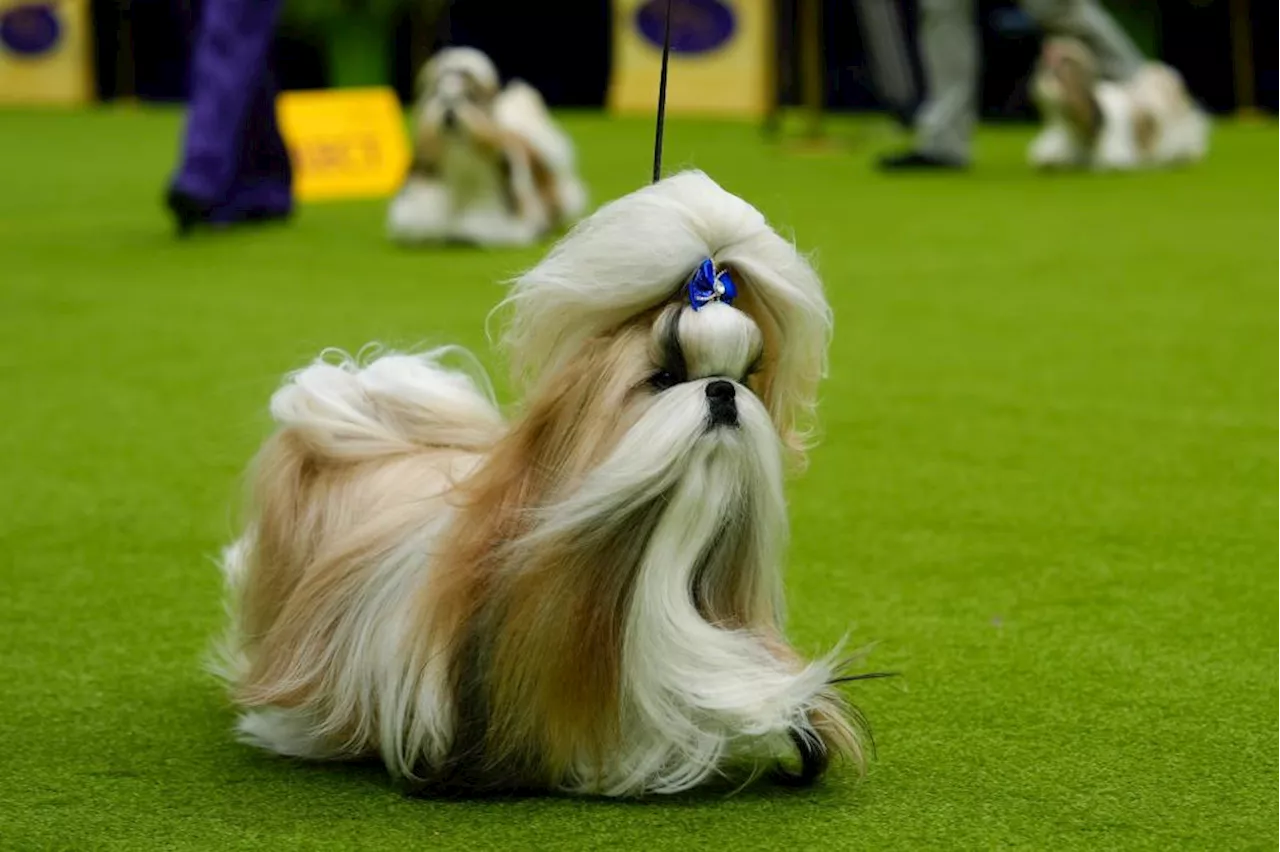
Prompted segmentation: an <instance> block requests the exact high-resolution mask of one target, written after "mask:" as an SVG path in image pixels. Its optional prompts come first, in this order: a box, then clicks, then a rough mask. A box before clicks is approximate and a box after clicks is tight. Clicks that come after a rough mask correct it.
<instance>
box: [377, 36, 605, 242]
mask: <svg viewBox="0 0 1280 852" xmlns="http://www.w3.org/2000/svg"><path fill="white" fill-rule="evenodd" d="M418 80H419V82H418V87H419V97H418V102H417V104H416V106H415V108H414V116H415V123H414V129H413V137H414V138H413V162H412V165H411V166H410V169H409V174H408V177H407V178H406V180H405V183H404V186H403V187H402V188H401V190H400V192H399V194H397V195H396V197H395V198H394V199H393V200H392V202H391V208H390V211H389V212H388V216H387V229H388V231H389V233H390V235H391V238H392V239H394V240H396V241H398V242H404V243H419V242H464V243H474V244H478V245H527V244H529V243H532V242H534V241H535V240H537V239H539V238H540V237H542V236H543V235H545V234H546V233H547V232H549V231H551V230H552V229H555V228H558V227H560V226H562V225H564V224H566V223H570V222H572V221H574V220H575V219H577V218H578V217H579V216H581V215H582V213H583V211H584V209H585V207H586V192H585V190H584V189H583V186H582V183H581V181H580V180H579V179H578V176H577V172H576V167H575V164H574V150H573V144H572V143H571V142H570V141H569V138H568V137H567V136H566V135H565V134H564V133H563V132H562V131H561V130H560V128H559V127H557V126H556V124H555V122H554V121H553V120H552V118H551V115H550V113H549V112H548V111H547V108H546V104H545V103H544V102H543V100H542V96H541V95H539V94H538V92H537V90H535V89H534V88H533V87H532V86H530V85H528V84H527V83H523V82H521V81H519V80H513V81H511V82H509V83H508V84H507V85H506V86H505V87H501V88H500V87H499V82H498V72H497V69H496V68H495V67H494V65H493V63H492V62H491V61H490V60H489V57H487V56H485V55H484V54H483V53H481V52H480V51H479V50H476V49H474V48H469V47H453V48H447V49H445V50H443V51H441V52H440V53H438V54H436V55H435V56H434V57H432V58H431V60H430V61H428V62H427V64H426V65H425V66H424V67H423V69H422V72H421V73H420V74H419V78H418Z"/></svg>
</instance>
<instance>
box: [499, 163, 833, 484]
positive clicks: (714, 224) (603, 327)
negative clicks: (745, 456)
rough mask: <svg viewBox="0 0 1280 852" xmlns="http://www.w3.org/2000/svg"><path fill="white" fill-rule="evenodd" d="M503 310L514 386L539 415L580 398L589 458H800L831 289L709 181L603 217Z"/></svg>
mask: <svg viewBox="0 0 1280 852" xmlns="http://www.w3.org/2000/svg"><path fill="white" fill-rule="evenodd" d="M726 288H727V290H728V292H725V291H726ZM504 306H505V307H507V308H509V309H511V313H512V316H511V322H510V324H509V326H508V327H507V331H506V334H505V337H504V342H505V344H506V346H507V349H508V352H509V354H510V357H511V360H512V363H513V366H514V367H515V370H516V373H517V377H518V380H519V381H521V382H522V383H523V384H524V385H525V387H526V388H528V389H529V393H530V394H531V395H532V398H531V404H532V405H533V406H538V405H540V404H546V403H547V402H548V401H549V400H550V399H552V398H555V399H558V400H561V402H560V403H559V404H560V405H565V404H567V400H565V398H564V394H565V393H566V392H569V391H570V390H571V388H572V391H573V392H574V394H575V396H577V399H576V400H575V402H574V406H575V407H577V408H579V411H578V412H577V413H576V414H575V416H574V418H573V419H574V421H575V422H576V424H577V425H576V427H575V428H574V430H573V431H574V432H575V433H577V432H581V431H583V430H589V431H590V433H591V435H590V437H587V436H586V435H585V434H584V435H583V437H582V441H584V442H585V445H583V446H580V447H579V449H580V450H581V451H582V452H583V453H584V454H585V456H587V457H597V456H602V455H607V454H608V452H609V450H610V448H611V447H612V446H613V445H616V444H617V443H618V442H619V441H622V440H623V439H624V436H627V435H631V436H632V439H633V440H636V439H638V437H639V436H641V435H648V437H647V438H646V439H645V440H643V441H642V443H643V444H644V445H645V446H646V448H648V450H647V451H648V452H659V453H660V452H666V453H669V454H672V455H676V456H678V455H680V454H681V453H684V452H691V451H692V450H693V447H694V446H695V445H698V444H726V445H737V444H750V445H752V446H753V447H754V448H755V449H756V450H757V451H760V450H761V447H762V445H764V444H774V445H778V446H781V447H784V448H786V449H787V450H788V451H790V452H791V454H792V457H793V458H794V459H795V460H802V458H803V452H804V449H805V447H806V445H807V443H808V439H809V437H810V430H811V426H812V416H811V415H812V413H813V409H814V404H815V401H816V395H817V386H818V382H819V380H820V379H821V377H822V375H823V373H824V371H825V368H826V348H827V341H828V338H829V336H830V331H831V313H830V309H829V308H828V306H827V302H826V299H825V297H824V295H823V291H822V285H821V283H820V282H819V280H818V278H817V276H816V275H815V274H814V271H813V269H812V268H811V267H810V266H809V264H808V263H807V262H806V261H805V259H804V258H803V257H801V256H800V255H799V254H798V253H797V252H796V250H795V247H794V246H793V245H792V244H791V243H789V242H788V241H786V240H784V239H783V238H782V237H780V236H779V235H778V234H777V233H776V232H775V231H774V230H773V229H772V228H770V227H769V225H768V224H767V223H766V222H765V220H764V217H763V216H762V215H761V214H760V213H759V212H758V211H757V210H756V209H755V208H753V207H752V206H751V205H749V204H747V203H746V202H745V201H743V200H742V199H740V198H738V197H736V196H734V195H731V194H730V193H728V192H726V191H724V190H723V189H721V188H720V187H719V186H718V185H717V184H716V183H715V182H714V181H712V180H711V179H710V178H708V177H707V176H706V175H704V174H701V173H698V172H686V173H683V174H679V175H676V176H674V177H671V178H667V179H666V180H664V181H662V182H660V183H657V184H655V185H653V186H650V187H646V188H644V189H641V190H639V191H637V192H634V193H632V194H631V195H628V196H625V197H624V198H621V199H619V200H617V201H615V202H613V203H611V204H609V205H607V206H605V207H603V208H602V209H600V210H599V211H597V212H596V213H595V214H594V215H593V216H591V217H590V218H589V219H588V220H586V221H584V222H582V223H581V224H579V225H578V226H577V227H576V228H575V229H574V230H573V231H572V232H571V233H570V234H569V235H568V236H567V237H565V238H564V239H563V240H562V241H561V242H560V243H559V244H558V245H557V246H555V248H553V249H552V251H551V253H550V254H549V255H548V256H547V257H546V259H545V260H543V262H542V263H540V264H538V265H537V266H536V267H534V268H533V269H532V270H530V271H529V272H527V273H526V274H525V275H523V276H522V277H521V278H520V279H519V280H518V281H517V282H516V284H515V287H514V289H513V291H512V293H511V294H510V296H509V297H508V299H507V300H506V302H505V303H504ZM565 425H566V426H569V425H571V424H568V423H566V424H565ZM572 443H575V444H576V443H579V441H578V439H575V440H574V441H573V442H572ZM664 443H665V445H666V446H665V448H664V449H663V450H659V449H657V447H658V446H659V445H660V444H664ZM744 450H745V447H744ZM773 452H775V453H776V450H774V451H773ZM673 461H674V459H673Z"/></svg>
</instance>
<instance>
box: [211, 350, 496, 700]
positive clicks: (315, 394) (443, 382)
mask: <svg viewBox="0 0 1280 852" xmlns="http://www.w3.org/2000/svg"><path fill="white" fill-rule="evenodd" d="M459 357H461V359H462V360H463V361H464V363H465V365H466V367H467V369H457V368H451V367H446V366H444V364H443V361H444V360H445V359H446V358H451V360H455V361H456V360H458V359H459ZM271 414H272V416H273V417H274V418H275V420H276V422H277V423H278V424H279V429H278V430H277V432H276V434H275V435H274V436H273V437H272V438H270V439H269V440H268V441H267V442H266V444H265V445H264V446H263V448H262V450H261V451H260V452H259V453H258V456H257V458H256V459H255V461H254V465H253V472H252V474H251V475H250V483H249V485H250V496H249V502H250V505H251V506H252V514H251V519H250V521H249V523H248V526H247V529H246V531H245V533H244V535H243V536H242V537H241V538H240V539H239V540H238V541H236V542H235V543H234V544H232V545H231V546H230V547H228V548H226V549H225V550H224V551H223V553H222V559H221V560H220V563H221V568H222V573H223V579H224V581H225V583H226V590H227V598H226V600H227V615H228V628H227V631H226V633H225V635H224V636H223V637H222V638H221V640H220V641H219V642H218V643H217V645H216V646H215V648H214V653H213V658H212V659H211V660H210V668H211V669H212V670H213V671H214V672H215V673H216V674H218V675H219V676H221V677H222V678H223V679H224V680H225V681H226V682H227V683H228V684H229V685H231V686H232V687H238V686H241V685H243V682H244V679H245V678H246V677H247V675H248V673H249V671H250V662H251V659H252V657H253V656H254V653H253V647H254V643H255V642H256V641H257V638H258V637H262V636H265V635H266V634H267V632H268V630H269V629H270V628H271V626H272V625H273V624H274V623H275V621H276V618H277V617H278V616H279V614H280V611H281V607H282V606H284V602H285V601H286V600H287V599H288V598H289V596H290V594H291V591H292V589H293V588H294V587H295V586H296V584H297V583H298V582H299V580H300V578H301V577H302V576H303V575H304V572H305V569H306V566H307V564H308V563H309V561H310V560H311V559H312V558H313V557H314V554H315V551H316V548H317V547H318V546H319V545H320V543H321V542H322V541H323V540H324V538H325V534H326V530H328V529H329V528H330V527H331V525H332V523H333V519H334V516H335V515H337V516H341V515H342V512H343V510H342V508H341V506H342V504H341V502H340V501H337V500H335V499H333V494H335V493H337V492H336V491H334V492H333V493H330V491H329V485H327V484H326V483H332V482H333V481H335V479H334V476H332V475H330V473H327V472H332V471H333V469H334V468H341V467H343V466H346V465H348V464H354V463H359V462H362V461H368V460H370V459H377V458H386V457H389V456H394V455H412V454H417V453H422V452H424V451H429V450H432V449H441V450H449V451H456V452H460V453H482V452H484V451H486V450H488V449H489V448H490V447H491V446H492V445H493V443H494V442H496V441H497V440H498V439H499V438H500V437H501V435H502V434H503V432H504V428H505V427H504V423H503V419H502V415H501V414H500V413H499V411H498V407H497V405H496V404H495V402H494V399H493V392H492V389H491V387H490V386H489V382H488V379H487V377H486V376H485V374H484V370H483V369H482V368H481V367H480V365H479V364H478V363H477V362H476V361H475V359H474V358H473V357H471V356H470V355H469V354H468V353H467V352H466V351H465V350H462V349H457V348H453V347H446V348H442V349H435V350H432V351H429V352H423V353H420V354H414V355H408V354H397V353H390V354H384V355H381V356H380V357H361V356H356V357H352V356H350V355H347V354H346V353H342V352H326V353H324V354H322V355H321V357H320V358H319V359H317V360H316V361H315V362H314V363H312V364H310V365H309V366H307V367H304V368H303V369H301V370H298V371H297V372H295V373H293V374H291V375H290V376H289V377H288V378H287V379H286V380H285V382H284V384H283V386H282V387H281V388H280V389H279V390H278V391H276V393H275V395H274V396H273V397H272V398H271ZM338 476H339V477H340V476H341V474H338Z"/></svg>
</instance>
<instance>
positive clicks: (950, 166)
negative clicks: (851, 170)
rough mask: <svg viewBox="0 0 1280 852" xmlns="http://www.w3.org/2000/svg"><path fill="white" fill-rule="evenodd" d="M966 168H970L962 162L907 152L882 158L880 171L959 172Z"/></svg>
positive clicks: (916, 152)
mask: <svg viewBox="0 0 1280 852" xmlns="http://www.w3.org/2000/svg"><path fill="white" fill-rule="evenodd" d="M966 168H968V166H967V164H965V163H964V162H962V161H960V160H953V159H951V158H950V157H936V156H934V155H933V154H922V153H921V152H919V151H906V152H904V153H902V154H890V155H888V156H885V157H881V158H880V170H881V171H886V172H907V171H911V172H928V171H935V172H937V171H941V172H958V171H963V170H964V169H966Z"/></svg>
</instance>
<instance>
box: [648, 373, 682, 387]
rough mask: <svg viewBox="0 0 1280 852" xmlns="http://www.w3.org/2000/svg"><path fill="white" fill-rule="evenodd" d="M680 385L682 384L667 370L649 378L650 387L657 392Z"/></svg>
mask: <svg viewBox="0 0 1280 852" xmlns="http://www.w3.org/2000/svg"><path fill="white" fill-rule="evenodd" d="M678 384H680V380H679V379H677V378H676V377H675V376H673V375H672V374H671V373H668V372H667V371H666V370H659V371H658V372H656V373H654V374H653V375H652V376H650V377H649V386H650V387H651V388H653V389H654V390H657V391H664V390H666V389H667V388H673V387H675V386H676V385H678Z"/></svg>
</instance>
